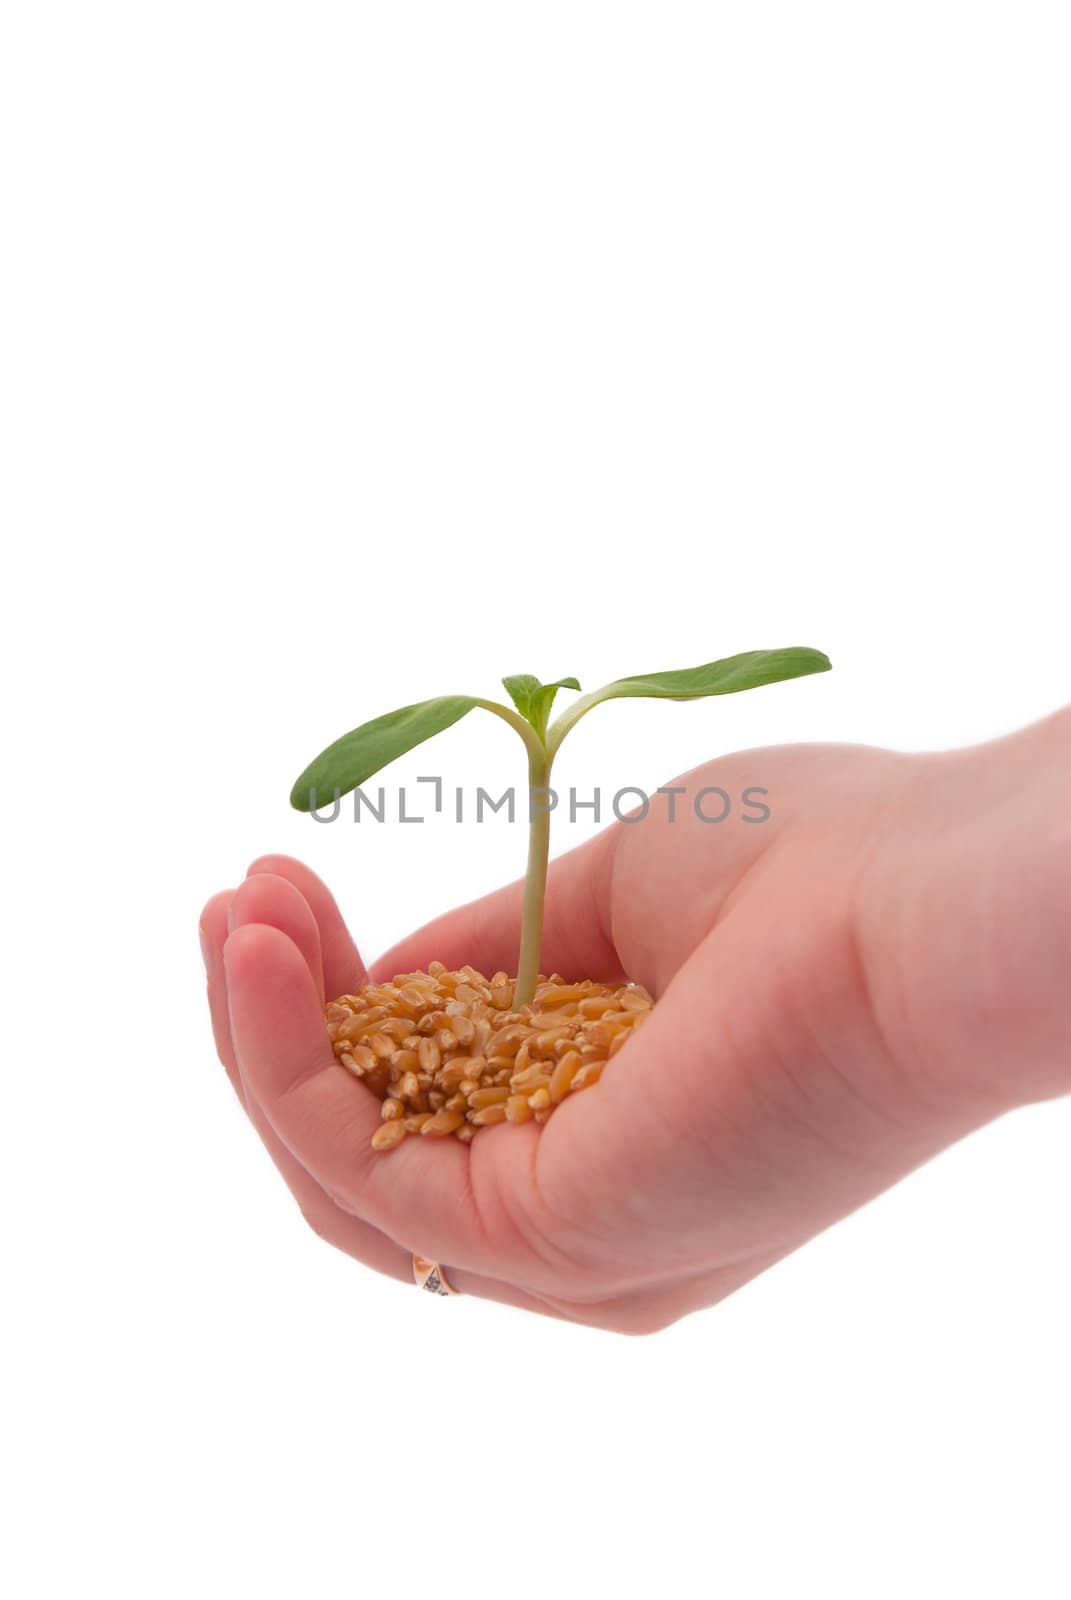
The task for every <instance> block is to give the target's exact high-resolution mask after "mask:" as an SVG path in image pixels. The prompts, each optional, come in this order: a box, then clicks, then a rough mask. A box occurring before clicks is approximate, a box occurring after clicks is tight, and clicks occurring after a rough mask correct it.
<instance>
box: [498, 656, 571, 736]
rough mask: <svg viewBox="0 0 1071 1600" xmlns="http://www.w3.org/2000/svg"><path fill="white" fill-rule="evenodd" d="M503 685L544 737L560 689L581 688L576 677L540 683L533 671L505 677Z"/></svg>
mask: <svg viewBox="0 0 1071 1600" xmlns="http://www.w3.org/2000/svg"><path fill="white" fill-rule="evenodd" d="M502 686H503V688H504V689H505V691H506V693H507V694H508V695H509V697H510V699H511V700H512V701H513V704H514V705H515V706H516V707H517V710H518V711H519V712H520V714H521V716H522V717H524V718H525V720H526V721H527V722H530V723H531V724H532V727H533V728H534V729H535V731H536V732H537V733H538V735H539V737H540V738H542V737H543V735H544V733H546V731H547V718H548V717H549V716H550V708H551V706H552V705H553V704H554V696H555V695H556V694H557V692H558V690H559V689H579V688H580V685H579V684H578V683H577V681H576V679H575V678H559V679H558V681H557V683H540V681H539V679H538V678H533V677H532V675H531V673H527V672H523V673H520V674H518V675H517V676H516V677H513V678H503V679H502Z"/></svg>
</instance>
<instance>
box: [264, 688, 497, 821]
mask: <svg viewBox="0 0 1071 1600" xmlns="http://www.w3.org/2000/svg"><path fill="white" fill-rule="evenodd" d="M486 704H487V702H486V701H483V700H476V699H473V698H472V696H471V695H465V694H447V695H441V696H440V697H439V698H438V699H436V700H420V701H418V702H417V704H416V705H412V706H402V708H401V710H400V711H388V712H387V714H386V716H384V717H375V718H374V719H373V720H372V721H371V722H364V723H362V724H361V726H360V727H359V728H354V729H353V731H352V733H344V734H343V735H342V738H341V739H336V740H335V742H334V744H329V745H328V747H327V749H326V750H321V752H320V754H319V755H318V756H317V757H316V759H315V761H311V762H310V763H309V765H308V766H307V767H306V768H305V771H304V772H303V773H302V774H301V777H300V778H299V779H298V781H297V782H296V783H295V785H294V787H293V789H292V790H291V791H290V804H291V805H292V806H293V807H294V808H295V810H297V811H311V810H312V808H313V806H314V805H315V806H317V807H319V806H323V805H331V804H332V803H333V801H334V798H335V791H336V789H337V790H338V793H339V794H340V795H344V794H348V793H349V791H350V790H351V789H356V788H357V786H358V785H359V784H362V783H364V782H365V780H366V779H367V778H370V777H371V776H372V775H373V773H376V772H378V771H379V769H380V768H381V767H385V766H387V765H388V763H389V762H391V761H394V760H396V759H397V757H398V756H404V755H405V753H406V751H407V750H413V749H415V747H416V746H417V745H418V744H423V743H424V740H425V739H431V738H433V737H434V735H435V734H437V733H442V731H443V729H444V728H449V727H451V726H452V724H453V723H455V722H458V721H460V719H461V718H462V717H463V716H465V715H466V714H467V713H468V712H469V711H471V710H472V709H473V707H474V706H480V705H486ZM313 791H315V795H314V794H313Z"/></svg>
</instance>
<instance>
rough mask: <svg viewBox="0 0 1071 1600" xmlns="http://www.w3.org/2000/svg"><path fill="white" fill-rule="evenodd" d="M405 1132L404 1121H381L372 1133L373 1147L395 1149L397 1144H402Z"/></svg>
mask: <svg viewBox="0 0 1071 1600" xmlns="http://www.w3.org/2000/svg"><path fill="white" fill-rule="evenodd" d="M405 1134H406V1127H405V1123H404V1122H381V1123H380V1125H379V1127H378V1128H377V1129H376V1131H375V1133H374V1134H373V1135H372V1149H373V1150H393V1149H394V1146H395V1145H396V1144H401V1142H402V1140H403V1139H404V1138H405Z"/></svg>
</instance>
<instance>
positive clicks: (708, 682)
mask: <svg viewBox="0 0 1071 1600" xmlns="http://www.w3.org/2000/svg"><path fill="white" fill-rule="evenodd" d="M829 669H830V661H829V658H828V656H824V655H823V654H822V652H821V651H820V650H809V649H806V648H793V649H789V650H748V651H745V652H744V654H743V655H738V656H728V657H726V659H725V660H723V661H708V662H707V663H706V665H705V666H702V667H689V668H685V669H684V670H683V671H680V672H652V673H644V674H642V675H641V676H639V677H634V678H618V679H617V680H616V682H614V683H608V684H606V685H605V687H604V688H602V689H595V690H594V691H593V692H592V693H591V694H581V696H580V698H579V699H578V700H574V701H573V703H572V705H571V706H570V707H569V708H568V710H567V711H564V712H563V713H562V714H561V716H559V717H558V718H557V720H556V721H554V722H551V723H550V724H549V726H548V722H549V718H550V711H551V706H552V705H553V704H554V697H555V695H556V694H557V692H558V690H559V689H575V690H578V691H579V689H580V685H579V683H577V681H576V679H575V678H559V679H558V680H557V682H555V683H540V681H539V679H538V678H533V677H530V676H528V675H527V674H522V675H521V676H519V677H512V678H503V679H502V683H503V686H504V688H505V689H506V692H507V694H508V695H509V697H510V699H511V700H512V701H513V705H514V707H515V708H516V709H515V710H511V709H510V707H509V706H506V705H502V704H501V703H500V702H499V701H497V700H481V699H478V698H476V697H474V696H472V695H460V694H450V695H440V696H439V697H438V698H437V699H434V700H421V701H419V702H418V703H417V704H416V705H412V706H402V708H401V710H399V711H388V712H387V714H386V716H383V717H376V718H375V719H374V720H373V721H372V722H365V723H362V725H361V726H360V727H359V728H354V729H353V731H352V733H346V734H343V736H342V738H341V739H336V740H335V742H334V744H331V745H328V747H327V749H326V750H322V751H321V752H320V754H319V755H318V756H317V757H316V759H315V761H312V762H310V764H309V765H308V766H307V767H306V768H305V771H304V772H303V773H302V774H301V777H300V778H299V779H298V780H297V782H296V783H295V785H294V787H293V790H292V791H291V794H290V804H291V805H292V806H294V807H295V808H296V809H297V810H298V811H312V810H315V808H316V805H317V796H320V797H321V802H322V800H323V799H324V798H326V797H328V796H330V797H331V799H332V801H337V800H339V799H340V798H341V797H342V795H344V794H348V793H349V792H350V791H351V790H352V789H356V788H358V787H359V785H360V784H362V783H364V782H365V781H366V780H367V779H368V778H371V777H372V776H373V775H374V774H375V773H377V772H379V770H380V769H381V768H382V767H385V766H387V765H388V764H389V763H390V762H391V761H395V760H396V759H397V758H398V757H399V756H403V755H405V753H406V752H407V751H409V750H412V749H414V748H415V747H416V746H417V745H418V744H423V743H424V741H425V740H426V739H430V738H432V737H433V735H435V734H437V733H442V731H443V729H444V728H449V727H450V726H451V725H452V724H453V723H455V722H458V721H460V719H461V718H462V717H464V716H466V715H467V714H468V712H470V711H474V710H476V709H477V708H479V709H480V710H482V711H493V712H494V714H495V716H496V717H501V718H502V720H503V721H504V722H508V723H509V725H510V727H511V728H513V729H515V730H516V732H517V733H518V734H519V735H520V737H521V738H522V739H523V741H524V746H525V749H526V750H527V752H528V784H529V836H528V868H527V872H526V875H525V882H524V900H523V904H522V910H521V937H520V953H519V955H518V958H517V981H516V985H515V989H514V1001H513V1003H514V1006H522V1005H525V1004H527V1003H528V1002H530V1001H531V999H532V997H533V995H534V994H535V987H536V978H537V976H538V973H539V947H540V941H541V939H542V936H543V905H544V900H545V898H546V887H547V863H548V861H549V859H550V806H549V804H548V805H543V806H536V805H535V804H534V800H535V796H536V795H538V794H540V793H542V794H543V795H544V796H546V798H547V799H548V800H549V794H548V789H549V784H550V771H551V767H552V766H553V764H554V758H555V756H556V755H557V753H558V750H559V748H560V746H561V742H562V740H563V739H564V738H565V736H566V734H567V733H570V732H571V731H572V729H573V728H575V727H576V725H577V723H578V722H579V721H580V719H581V717H584V716H586V715H587V713H588V712H589V711H590V710H591V709H592V707H593V706H597V705H601V704H602V702H603V701H604V700H622V699H629V698H633V697H642V698H645V699H654V700H701V699H703V698H705V697H706V696H707V695H713V694H737V693H739V692H740V690H742V689H758V688H760V687H761V685H763V684H764V683H781V682H784V681H785V680H786V679H788V678H803V677H806V676H807V675H808V674H810V673H812V672H828V671H829Z"/></svg>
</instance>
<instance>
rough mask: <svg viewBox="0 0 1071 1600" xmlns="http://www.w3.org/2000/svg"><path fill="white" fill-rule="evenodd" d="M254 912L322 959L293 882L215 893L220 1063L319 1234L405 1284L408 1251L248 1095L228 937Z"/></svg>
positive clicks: (212, 949)
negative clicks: (337, 1196) (234, 1033)
mask: <svg viewBox="0 0 1071 1600" xmlns="http://www.w3.org/2000/svg"><path fill="white" fill-rule="evenodd" d="M291 897H294V898H296V900H297V901H299V902H300V905H301V907H302V908H303V910H304V917H302V915H301V912H300V910H299V909H298V908H297V907H296V906H295V904H294V898H291ZM253 911H258V912H260V913H261V914H264V915H272V914H275V915H278V916H279V918H280V920H281V921H284V922H286V923H287V924H288V925H289V927H290V929H291V930H292V932H294V933H296V934H297V937H298V938H299V939H301V940H303V941H304V943H305V945H306V947H307V948H308V949H309V950H311V951H312V952H314V953H315V958H316V960H317V961H318V960H319V936H318V934H317V931H316V925H315V922H314V921H313V918H312V913H311V911H309V909H308V907H307V906H306V905H305V903H304V901H302V900H301V897H300V895H298V894H297V890H296V889H294V888H293V887H292V886H291V885H290V884H288V883H285V882H284V881H283V880H281V879H269V878H268V877H264V878H263V879H261V880H260V881H259V882H258V883H257V884H255V885H253V886H251V887H249V888H247V887H246V885H242V888H241V889H239V890H232V889H227V890H224V891H223V892H222V893H220V894H217V895H213V897H212V899H211V900H210V901H209V902H208V904H207V905H206V906H205V909H204V911H203V912H202V914H201V922H200V932H201V948H202V951H203V953H204V958H205V968H206V971H207V974H208V1001H209V1009H210V1012H211V1016H212V1032H213V1035H214V1037H215V1041H216V1049H217V1051H218V1053H219V1057H220V1060H221V1061H222V1062H223V1065H224V1066H225V1068H226V1069H227V1076H228V1077H229V1078H230V1080H231V1083H232V1084H233V1086H234V1089H235V1092H236V1093H237V1095H238V1098H239V1100H240V1101H241V1102H242V1105H243V1107H244V1109H245V1111H246V1112H247V1114H248V1116H249V1119H250V1121H251V1122H252V1123H253V1126H254V1127H255V1128H256V1130H257V1133H258V1134H259V1135H260V1137H261V1139H262V1141H263V1143H264V1145H265V1147H266V1148H267V1151H268V1154H269V1155H270V1156H271V1158H272V1160H273V1161H274V1162H275V1165H276V1167H277V1168H278V1169H279V1171H280V1173H281V1175H282V1177H283V1178H284V1180H285V1182H286V1184H287V1187H288V1188H289V1189H290V1191H291V1193H292V1194H293V1196H294V1198H295V1200H296V1201H297V1203H298V1206H299V1208H300V1210H301V1212H302V1215H303V1216H304V1217H305V1220H306V1221H307V1222H308V1224H309V1226H310V1227H311V1228H312V1230H313V1232H314V1233H316V1234H317V1235H318V1236H319V1237H320V1238H322V1239H325V1240H326V1241H327V1242H328V1243H329V1244H332V1245H334V1246H335V1248H336V1249H339V1250H343V1251H345V1252H346V1254H347V1255H351V1256H353V1257H355V1258H356V1259H357V1260H359V1261H362V1262H364V1264H365V1265H366V1266H370V1267H374V1268H375V1269H376V1270H377V1271H379V1272H385V1273H388V1274H389V1275H390V1276H392V1277H395V1278H399V1279H401V1280H403V1281H404V1280H406V1279H408V1278H411V1276H412V1263H411V1258H410V1256H409V1254H408V1252H407V1251H405V1250H402V1249H401V1248H400V1247H399V1246H398V1245H396V1244H395V1243H394V1242H393V1241H392V1240H390V1239H388V1238H386V1237H385V1235H384V1234H382V1233H381V1232H380V1231H379V1230H378V1229H376V1228H372V1227H370V1226H369V1225H368V1224H367V1223H362V1222H360V1221H359V1220H358V1219H357V1218H355V1217H349V1216H347V1215H346V1214H345V1213H343V1212H342V1211H340V1210H339V1208H338V1207H337V1206H336V1205H335V1203H334V1201H333V1200H331V1199H330V1198H329V1196H327V1195H325V1194H324V1192H323V1190H322V1189H321V1188H320V1186H319V1184H318V1183H317V1182H316V1181H315V1179H314V1178H313V1177H312V1176H311V1175H310V1174H309V1173H308V1172H306V1171H305V1169H304V1167H302V1166H301V1164H300V1162H298V1161H297V1160H295V1158H294V1157H293V1156H292V1155H291V1153H290V1151H289V1150H287V1148H286V1146H285V1145H284V1144H283V1143H282V1141H281V1140H280V1139H279V1138H278V1137H277V1136H276V1134H275V1133H274V1131H273V1130H272V1128H271V1127H270V1126H269V1124H268V1123H267V1121H266V1119H265V1118H264V1116H263V1114H262V1113H261V1111H260V1109H259V1107H258V1106H257V1105H256V1102H255V1101H254V1100H253V1099H252V1097H251V1096H250V1095H248V1094H247V1092H246V1088H245V1084H244V1083H243V1081H242V1077H241V1073H240V1071H239V1067H238V1060H237V1056H236V1054H235V1050H234V1045H233V1042H232V1039H231V1023H230V1012H229V1007H228V1003H227V985H226V978H225V974H224V965H223V947H224V944H225V943H226V940H227V938H228V934H229V924H230V923H231V922H234V923H235V924H236V925H241V924H242V923H243V922H244V920H245V919H246V918H247V917H248V916H249V915H251V914H252V912H253Z"/></svg>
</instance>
